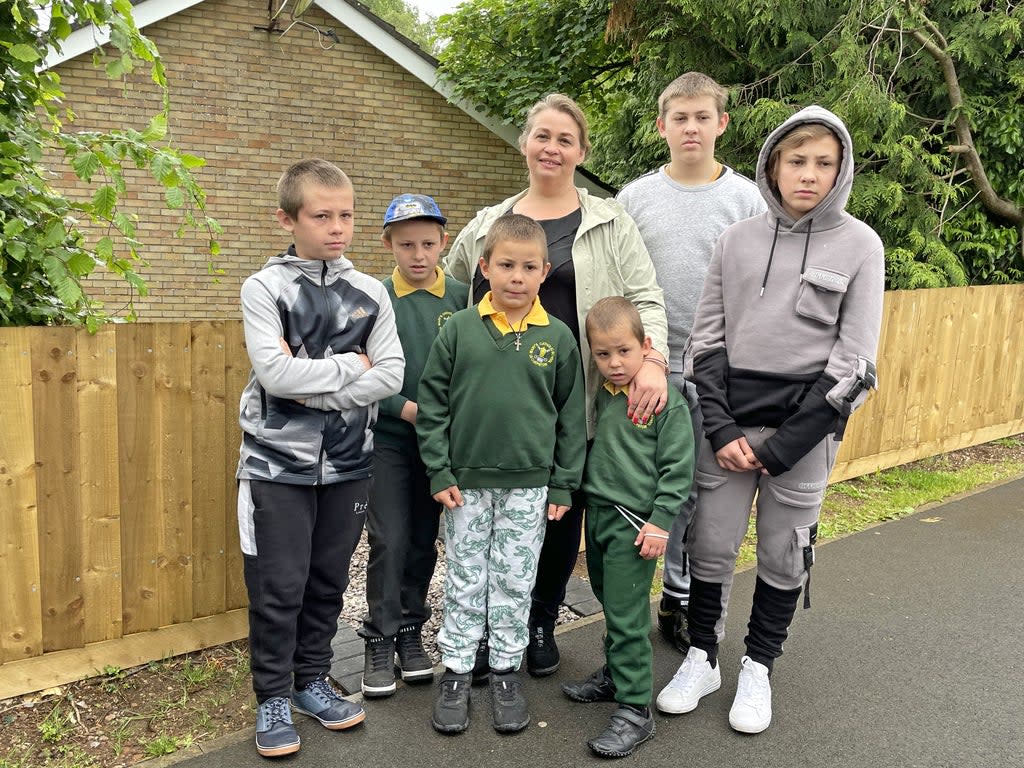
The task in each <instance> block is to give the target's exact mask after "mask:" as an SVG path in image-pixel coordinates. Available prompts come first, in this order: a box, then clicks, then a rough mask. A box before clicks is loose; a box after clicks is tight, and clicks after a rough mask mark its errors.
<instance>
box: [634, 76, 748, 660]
mask: <svg viewBox="0 0 1024 768" xmlns="http://www.w3.org/2000/svg"><path fill="white" fill-rule="evenodd" d="M728 96H729V94H728V92H727V91H726V90H725V89H724V88H723V87H722V86H721V85H719V84H718V83H717V82H715V81H714V80H712V79H711V78H710V77H708V76H707V75H705V74H702V73H700V72H687V73H686V74H684V75H680V76H679V77H677V78H676V79H675V80H673V81H672V82H671V83H669V84H668V86H667V87H666V88H665V90H663V91H662V92H661V95H660V96H659V97H658V118H657V125H658V133H660V134H661V136H662V138H663V139H665V143H666V144H667V145H668V150H669V155H670V160H669V163H668V165H664V166H662V167H661V168H659V169H658V170H656V171H652V172H651V173H648V174H647V175H645V176H641V177H640V178H639V179H636V180H635V181H632V182H630V183H629V184H627V185H626V186H625V187H623V189H622V191H621V192H619V195H618V197H617V198H616V199H617V200H618V201H619V202H620V203H622V206H623V207H624V208H625V209H626V211H627V212H628V213H629V215H630V216H632V217H633V219H634V220H635V221H636V224H637V227H638V228H639V230H640V235H641V237H642V238H643V240H644V245H646V246H647V250H648V251H650V253H651V260H652V261H653V262H654V268H655V271H656V272H657V274H658V284H659V285H661V287H662V289H663V290H664V291H665V307H666V310H667V312H668V346H669V353H670V354H669V360H668V362H669V381H670V382H671V383H672V384H673V385H674V386H675V387H676V388H677V389H678V390H679V391H680V392H682V393H683V394H684V395H685V396H686V399H687V402H688V404H689V408H690V416H691V419H692V421H693V433H694V434H695V435H700V434H701V418H700V408H699V407H698V405H697V393H696V390H694V388H693V384H692V383H688V382H686V380H685V379H684V378H683V350H684V349H685V348H686V342H687V339H688V338H689V336H690V329H691V328H692V326H693V313H694V311H695V310H696V308H697V300H698V299H699V298H700V291H701V287H702V286H703V285H704V277H705V275H706V274H707V271H708V264H709V263H710V261H711V254H712V252H713V251H714V248H715V241H716V240H717V239H718V236H719V235H720V234H722V232H723V231H724V230H725V228H726V227H728V226H729V225H731V224H734V223H736V222H737V221H741V220H742V219H747V218H750V217H751V216H756V215H757V214H759V213H762V212H763V211H764V210H765V203H764V200H763V199H762V198H761V194H760V193H759V192H758V189H757V185H755V184H754V182H752V181H751V180H750V179H748V178H746V177H745V176H742V175H740V174H738V173H736V172H735V171H734V170H733V169H732V168H729V167H728V166H727V165H723V164H722V163H721V162H719V161H718V160H717V159H715V143H716V141H717V139H718V137H719V136H721V135H722V134H723V133H725V129H726V127H727V126H728V125H729V113H728V112H726V111H725V107H726V102H727V99H728ZM696 502H697V486H696V485H693V486H692V487H691V489H690V497H689V498H688V499H687V500H686V510H685V513H684V514H681V515H679V517H678V518H676V522H675V524H674V525H673V526H672V531H671V537H670V539H669V543H668V548H667V549H666V550H665V565H664V570H663V574H662V575H663V578H664V585H663V591H662V599H661V605H660V607H659V609H658V625H659V628H660V629H661V632H662V634H663V635H664V636H665V638H666V639H667V640H668V641H669V642H671V643H673V644H674V645H675V646H676V647H677V648H678V649H679V650H680V651H681V652H683V653H686V651H687V649H688V648H689V642H690V641H689V635H688V633H687V630H686V604H687V602H688V598H689V591H690V577H689V574H688V573H687V571H686V555H685V549H684V535H685V533H686V530H685V526H686V522H687V520H689V519H690V518H691V517H692V514H693V508H694V506H695V505H696Z"/></svg>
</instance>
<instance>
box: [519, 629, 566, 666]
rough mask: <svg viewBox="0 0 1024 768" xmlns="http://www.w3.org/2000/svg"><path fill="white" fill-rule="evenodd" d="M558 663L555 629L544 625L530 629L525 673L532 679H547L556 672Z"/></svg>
mask: <svg viewBox="0 0 1024 768" xmlns="http://www.w3.org/2000/svg"><path fill="white" fill-rule="evenodd" d="M560 663H561V656H560V655H559V653H558V645H557V644H556V643H555V628H554V627H553V626H547V625H546V624H535V625H533V626H532V627H530V644H529V645H528V646H526V671H527V672H529V673H530V674H531V675H533V676H534V677H547V676H548V675H553V674H555V672H557V671H558V665H559V664H560Z"/></svg>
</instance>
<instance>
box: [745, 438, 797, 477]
mask: <svg viewBox="0 0 1024 768" xmlns="http://www.w3.org/2000/svg"><path fill="white" fill-rule="evenodd" d="M754 455H755V456H756V457H757V460H758V461H760V462H761V465H762V466H763V467H764V468H765V469H767V470H768V474H769V475H771V476H772V477H777V476H778V475H781V474H782V473H783V472H788V471H789V466H787V465H786V464H783V463H782V461H781V460H780V459H779V458H778V457H777V456H776V455H775V452H774V451H772V449H771V447H769V446H768V444H767V443H765V444H764V445H762V446H760V447H759V448H755V449H754Z"/></svg>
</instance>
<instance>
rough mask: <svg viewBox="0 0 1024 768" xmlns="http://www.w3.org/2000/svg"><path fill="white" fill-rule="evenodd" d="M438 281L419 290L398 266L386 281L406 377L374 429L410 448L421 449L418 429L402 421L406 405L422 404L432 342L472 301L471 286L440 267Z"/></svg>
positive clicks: (377, 435) (386, 402)
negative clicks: (422, 379) (422, 376)
mask: <svg viewBox="0 0 1024 768" xmlns="http://www.w3.org/2000/svg"><path fill="white" fill-rule="evenodd" d="M437 272H438V278H437V281H436V282H435V283H434V285H432V286H431V287H430V288H419V289H415V288H412V286H410V285H408V284H407V283H406V282H405V281H404V280H403V279H402V276H401V273H399V272H398V270H397V269H396V270H395V272H394V273H393V274H392V275H391V277H389V278H387V279H385V280H383V281H382V282H383V283H384V287H385V288H387V290H388V295H389V296H390V297H391V306H392V307H393V308H394V310H395V325H396V326H397V327H398V338H399V339H400V340H401V342H402V351H403V352H404V353H405V378H404V379H403V381H402V390H401V391H400V392H399V393H398V394H397V395H392V396H391V397H386V398H384V399H383V400H381V401H380V414H379V416H378V418H377V424H376V425H375V426H374V428H373V434H374V439H375V440H378V441H380V442H382V443H388V444H390V445H395V446H399V447H406V448H408V449H409V450H413V451H415V450H417V447H416V428H415V427H414V426H413V425H412V424H410V423H409V422H407V421H404V420H402V418H401V416H402V408H403V407H404V406H405V404H406V403H407V402H409V401H410V400H412V401H413V402H414V403H418V402H419V400H418V399H417V389H418V388H419V383H420V374H422V373H423V366H424V364H425V363H426V362H427V355H428V354H429V352H430V345H431V344H433V343H434V339H436V338H437V334H438V332H439V331H440V330H441V326H442V325H444V324H445V322H446V321H447V320H448V318H450V317H451V316H452V315H453V314H454V313H456V312H458V311H459V310H460V309H464V308H465V306H466V302H467V301H468V300H469V298H468V297H469V286H467V285H466V284H465V283H461V282H459V281H458V280H456V279H455V278H453V277H446V276H445V274H444V273H443V272H441V271H440V270H437Z"/></svg>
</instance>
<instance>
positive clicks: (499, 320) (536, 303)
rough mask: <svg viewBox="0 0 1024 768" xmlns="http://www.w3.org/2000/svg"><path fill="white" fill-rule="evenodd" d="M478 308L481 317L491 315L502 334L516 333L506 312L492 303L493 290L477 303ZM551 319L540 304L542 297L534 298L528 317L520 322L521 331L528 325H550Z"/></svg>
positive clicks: (492, 320)
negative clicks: (500, 310) (497, 308)
mask: <svg viewBox="0 0 1024 768" xmlns="http://www.w3.org/2000/svg"><path fill="white" fill-rule="evenodd" d="M477 310H478V311H479V312H480V317H490V318H491V322H493V323H494V327H495V328H497V329H498V330H499V331H501V335H502V336H504V335H506V334H509V333H515V331H516V329H515V328H513V327H512V326H511V325H509V322H508V318H507V317H505V313H504V312H499V311H498V310H496V309H495V308H494V305H493V304H491V292H490V291H488V292H487V294H486V295H485V296H484V297H483V298H482V299H481V300H480V303H479V304H477ZM550 324H551V321H550V320H548V313H547V312H545V311H544V307H542V306H541V305H540V299H538V298H534V300H533V306H532V307H530V311H529V312H527V313H526V317H524V318H523V319H522V322H520V323H519V329H518V330H519V331H522V330H523V329H524V328H526V327H527V326H528V325H550Z"/></svg>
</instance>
